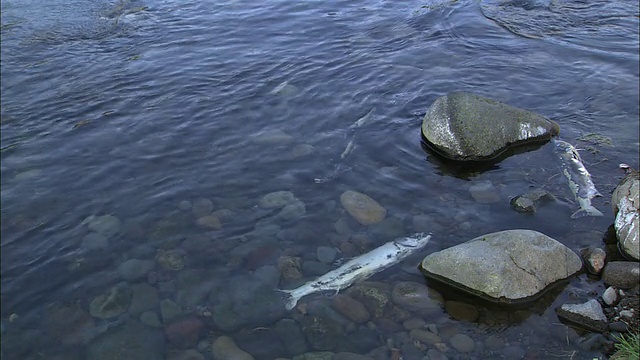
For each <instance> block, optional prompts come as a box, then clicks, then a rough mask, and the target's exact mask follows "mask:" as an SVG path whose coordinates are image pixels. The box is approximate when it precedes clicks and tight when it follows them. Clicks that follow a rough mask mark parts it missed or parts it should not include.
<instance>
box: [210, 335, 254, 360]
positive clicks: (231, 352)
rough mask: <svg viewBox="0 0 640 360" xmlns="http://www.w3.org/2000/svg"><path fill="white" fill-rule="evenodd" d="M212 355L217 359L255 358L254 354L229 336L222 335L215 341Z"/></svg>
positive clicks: (250, 359)
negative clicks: (240, 346) (250, 353)
mask: <svg viewBox="0 0 640 360" xmlns="http://www.w3.org/2000/svg"><path fill="white" fill-rule="evenodd" d="M211 355H213V358H214V359H215V360H229V359H233V360H254V357H253V356H251V355H249V354H248V353H247V352H245V351H244V350H242V349H240V348H239V347H238V345H236V343H235V341H233V339H232V338H230V337H228V336H220V337H219V338H217V339H216V341H214V342H213V345H212V346H211Z"/></svg>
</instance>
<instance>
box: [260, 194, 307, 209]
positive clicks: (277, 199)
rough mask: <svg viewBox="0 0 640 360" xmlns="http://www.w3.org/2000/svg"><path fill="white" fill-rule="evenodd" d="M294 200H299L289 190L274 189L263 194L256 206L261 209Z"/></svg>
mask: <svg viewBox="0 0 640 360" xmlns="http://www.w3.org/2000/svg"><path fill="white" fill-rule="evenodd" d="M296 201H299V200H298V199H297V198H296V197H295V195H294V194H293V193H292V192H291V191H275V192H272V193H269V194H267V195H265V196H263V197H262V199H260V201H259V202H258V206H260V207H261V208H263V209H273V208H281V207H284V206H285V205H288V204H291V203H293V202H296Z"/></svg>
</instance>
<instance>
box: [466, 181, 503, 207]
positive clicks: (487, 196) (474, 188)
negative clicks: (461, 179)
mask: <svg viewBox="0 0 640 360" xmlns="http://www.w3.org/2000/svg"><path fill="white" fill-rule="evenodd" d="M469 194H471V197H472V198H473V199H474V200H475V201H476V202H479V203H481V204H493V203H497V202H499V201H500V193H499V192H498V191H497V190H496V187H495V186H493V184H492V183H491V181H489V180H485V181H480V182H478V183H477V184H474V185H471V186H469Z"/></svg>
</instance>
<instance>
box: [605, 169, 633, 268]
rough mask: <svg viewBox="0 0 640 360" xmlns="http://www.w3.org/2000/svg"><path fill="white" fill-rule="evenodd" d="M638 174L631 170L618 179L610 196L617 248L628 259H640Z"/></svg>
mask: <svg viewBox="0 0 640 360" xmlns="http://www.w3.org/2000/svg"><path fill="white" fill-rule="evenodd" d="M639 191H640V175H639V174H638V172H637V171H631V172H630V173H629V174H627V176H625V178H624V179H622V180H621V181H620V183H619V184H618V186H617V187H616V189H615V190H614V191H613V195H612V196H611V203H612V206H613V213H614V214H616V220H615V222H614V223H613V226H614V227H615V229H616V235H617V237H618V248H619V249H620V252H622V254H623V255H625V256H626V257H628V258H629V259H630V260H635V261H638V260H640V238H639V236H638V231H640V229H638V228H639V227H640V226H639V225H638V223H639V222H640V216H639V215H638V213H639V212H640V198H639V194H638V192H639Z"/></svg>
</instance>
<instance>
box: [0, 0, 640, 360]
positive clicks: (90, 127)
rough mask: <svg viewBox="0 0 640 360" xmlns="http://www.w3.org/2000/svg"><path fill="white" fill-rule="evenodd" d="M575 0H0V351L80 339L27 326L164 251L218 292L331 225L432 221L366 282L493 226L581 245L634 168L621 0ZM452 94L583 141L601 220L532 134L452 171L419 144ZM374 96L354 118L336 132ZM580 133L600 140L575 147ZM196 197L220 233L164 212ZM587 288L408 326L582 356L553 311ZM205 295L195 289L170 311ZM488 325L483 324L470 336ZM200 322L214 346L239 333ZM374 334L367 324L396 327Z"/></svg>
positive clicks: (54, 346)
mask: <svg viewBox="0 0 640 360" xmlns="http://www.w3.org/2000/svg"><path fill="white" fill-rule="evenodd" d="M576 4H577V3H574V2H544V1H540V2H536V1H531V2H526V1H522V2H521V1H513V2H498V1H481V2H473V1H442V2H438V1H429V2H395V1H365V2H359V3H357V4H354V3H353V2H347V1H337V2H318V1H309V2H293V1H270V2H264V3H262V2H250V1H228V2H212V1H199V2H196V1H186V2H185V1H174V0H167V1H156V0H149V1H136V0H133V1H123V2H94V1H86V0H75V1H58V0H56V1H51V2H48V3H47V5H46V6H43V5H42V3H41V2H36V1H18V0H8V1H3V2H2V30H1V31H2V32H1V35H2V48H1V51H2V52H1V55H2V57H1V63H0V72H1V76H2V82H1V116H2V118H1V133H0V136H1V141H2V144H1V148H2V153H1V164H0V166H1V167H0V170H1V171H2V173H1V175H2V176H1V184H2V194H1V200H2V204H1V211H2V223H1V231H2V232H1V243H2V255H1V256H2V257H1V259H2V262H1V275H2V276H1V277H2V280H1V285H2V304H1V310H2V313H1V314H2V319H3V336H2V339H3V343H2V352H3V355H4V357H6V358H8V359H13V358H16V359H25V358H41V357H39V356H41V355H40V354H44V355H45V357H49V358H52V357H53V356H56V355H58V356H61V357H62V358H65V357H66V356H71V355H69V354H75V355H74V356H76V355H77V354H78V352H79V353H81V354H83V353H82V351H83V350H82V348H83V346H84V345H83V344H82V343H74V344H73V345H68V344H60V342H59V339H58V338H57V337H56V334H52V333H51V331H49V330H48V329H47V328H46V326H45V323H47V321H48V320H47V316H48V315H47V314H48V311H49V309H50V308H51V306H52V304H67V305H68V304H79V306H81V307H82V308H83V309H85V310H87V309H88V304H89V303H90V302H91V301H92V299H93V298H94V297H95V296H97V295H99V294H102V293H104V292H105V291H107V290H108V289H109V288H110V287H111V286H113V285H114V284H116V283H118V282H120V281H121V280H122V279H121V278H120V277H119V276H118V272H117V269H118V266H119V265H120V264H121V263H122V262H123V261H125V260H127V259H131V258H136V259H151V260H153V259H154V257H155V256H156V251H157V250H158V249H162V250H168V251H171V250H174V249H178V250H179V251H181V252H182V253H184V254H185V255H184V256H185V258H186V265H185V266H186V269H185V270H181V271H178V272H177V273H180V272H184V271H186V270H190V269H197V270H198V271H200V270H202V271H206V272H207V274H218V275H217V276H218V277H219V278H218V279H217V281H216V284H214V285H211V284H207V285H204V284H203V285H202V288H206V289H207V290H208V291H211V292H214V291H218V292H221V293H224V292H227V291H236V290H237V291H241V290H238V289H242V288H243V286H242V285H238V282H235V283H234V281H232V280H228V281H227V280H226V279H240V283H241V282H242V281H244V280H243V279H246V276H248V274H249V273H250V272H251V271H253V270H255V269H254V268H251V266H249V265H250V264H247V262H248V261H249V260H248V259H250V258H249V254H251V253H252V251H253V254H256V253H257V254H258V255H254V257H255V256H258V258H260V254H262V253H261V252H259V251H255V250H256V249H271V250H268V251H266V253H268V254H271V252H274V251H275V254H276V256H273V258H269V256H266V255H265V257H266V259H265V260H263V259H261V258H260V261H258V263H259V265H276V258H277V255H282V254H293V255H299V256H301V257H302V258H303V259H304V260H306V261H310V260H314V259H315V254H316V249H317V248H318V247H319V246H330V247H331V246H336V241H339V238H340V235H339V234H338V232H337V230H336V229H337V228H340V227H341V226H342V225H344V224H345V223H346V225H347V226H348V228H349V232H350V233H351V234H352V237H354V236H355V237H356V238H364V239H366V244H365V245H364V246H363V249H362V250H368V249H371V248H373V247H375V246H378V245H381V244H383V243H384V242H386V241H389V240H391V239H390V237H394V236H404V235H408V234H411V233H414V232H416V231H420V230H428V231H430V232H432V234H433V239H432V241H431V243H430V244H429V245H428V246H427V248H426V249H425V251H424V252H423V253H421V254H419V256H416V257H414V258H413V259H410V261H409V262H407V263H406V264H404V265H403V266H397V267H394V268H392V269H389V270H386V271H385V272H383V273H382V274H379V275H377V276H376V277H375V280H378V281H382V282H386V283H388V284H394V282H396V281H399V280H407V279H410V280H412V281H419V282H422V281H424V280H423V279H422V278H421V276H419V275H418V274H415V271H412V268H413V264H415V263H416V262H417V261H418V260H419V259H420V257H421V256H424V255H425V254H427V253H430V252H432V251H437V250H440V249H444V248H447V247H450V246H453V245H456V244H458V243H461V242H464V241H466V240H469V239H471V238H473V237H475V236H478V235H481V234H484V233H488V232H494V231H498V230H503V229H511V228H529V229H535V230H538V231H541V232H543V233H545V234H547V235H549V236H552V237H554V238H556V239H558V240H559V241H561V242H563V243H564V244H565V245H567V246H568V247H570V248H572V249H573V250H576V251H577V250H579V249H580V248H582V247H584V246H588V245H596V246H601V245H602V240H601V237H602V234H603V233H604V232H605V230H606V229H607V227H608V226H609V225H610V224H612V222H613V220H612V216H613V214H612V212H611V209H610V204H609V203H608V201H609V194H610V192H611V190H612V189H613V188H614V187H615V185H616V184H617V182H618V181H619V179H620V178H621V177H622V175H623V174H622V173H621V172H620V171H619V169H618V164H619V163H621V162H625V163H628V164H630V165H631V166H633V167H635V168H637V167H638V132H639V122H638V116H639V110H638V93H639V89H638V86H639V85H638V79H639V70H638V61H639V56H638V8H637V3H633V2H626V1H614V2H607V3H606V4H604V3H602V2H596V1H592V2H590V1H583V2H580V4H581V5H580V6H578V5H576ZM451 91H470V92H474V93H478V94H481V95H485V96H489V97H492V98H495V99H497V100H500V101H503V102H506V103H508V104H511V105H515V106H518V107H522V108H526V109H529V110H532V111H535V112H538V113H540V114H542V115H545V116H547V117H549V118H551V119H553V120H554V121H556V122H558V123H559V124H560V126H561V138H563V139H564V140H567V141H569V142H571V143H574V144H576V145H577V146H578V147H579V148H581V149H584V151H582V157H583V160H584V161H585V163H586V165H587V168H588V169H589V171H590V172H591V174H592V176H593V179H594V183H595V184H596V186H597V187H598V189H599V190H600V192H601V193H602V194H605V196H604V197H603V198H598V199H595V205H596V207H598V208H599V209H600V210H602V211H603V212H604V213H605V216H604V217H602V218H583V219H578V220H571V219H570V214H571V213H572V212H573V211H574V210H575V208H576V205H575V203H574V202H573V200H572V195H571V193H570V192H569V189H568V187H567V186H566V183H565V182H564V181H563V180H564V179H563V178H562V177H561V176H558V164H557V162H556V161H555V160H554V158H553V152H552V149H551V145H550V144H547V145H544V146H542V147H541V148H539V149H537V150H534V151H530V152H525V153H522V154H517V155H514V156H512V157H509V158H507V159H505V160H504V161H502V162H500V163H499V164H497V165H496V166H494V167H492V168H490V169H484V171H477V172H471V173H469V172H468V171H465V169H460V168H458V167H456V166H454V165H451V164H448V163H446V162H443V161H441V160H440V159H438V158H437V157H436V156H434V155H433V154H430V153H428V152H425V150H424V149H423V148H422V147H421V145H420V131H419V129H420V123H421V117H420V114H422V113H424V111H426V109H427V108H428V106H429V105H430V104H431V103H432V102H433V101H434V100H435V99H436V98H437V97H439V96H441V95H444V94H446V93H447V92H451ZM372 109H373V111H372V112H371V117H370V119H369V121H368V122H367V123H366V124H364V125H363V126H361V127H358V128H356V129H349V126H351V125H352V124H353V123H354V122H355V121H356V120H358V119H359V118H361V117H362V116H364V115H366V114H367V113H369V112H370V111H371V110H372ZM591 133H596V134H599V135H602V136H605V137H608V138H610V139H611V142H612V143H611V145H607V144H606V143H598V142H596V143H594V142H589V141H580V139H585V138H584V137H583V136H584V135H587V134H591ZM351 140H353V144H354V145H355V147H354V148H353V149H352V151H350V152H346V151H345V148H346V147H347V145H348V143H349V142H350V141H351ZM345 153H346V154H345ZM342 154H345V155H344V156H341V155H342ZM482 181H490V182H491V183H492V184H493V185H494V186H495V189H496V190H495V191H496V192H498V193H499V194H500V197H501V201H499V202H497V203H492V204H481V203H478V202H476V201H474V199H473V198H472V197H471V196H470V193H469V191H468V189H469V187H470V186H471V185H473V184H476V183H478V182H482ZM532 185H535V186H544V187H545V188H546V189H548V190H549V191H551V192H552V193H553V194H555V195H556V196H557V197H558V198H559V201H558V202H555V203H551V204H549V205H546V206H545V207H543V208H541V209H540V210H539V212H538V213H537V214H536V215H535V216H526V215H523V214H520V213H517V212H515V211H513V210H512V209H511V208H510V205H509V199H510V198H511V197H513V196H515V195H518V194H520V193H522V192H524V191H526V190H527V189H528V188H529V187H530V186H532ZM280 190H287V191H291V192H293V193H294V194H295V196H296V197H297V198H298V199H300V200H301V201H302V202H303V203H304V205H305V212H304V214H298V216H290V217H285V218H282V217H281V216H280V217H279V216H276V215H275V214H277V211H276V212H275V213H274V212H273V211H266V210H262V209H260V208H258V207H256V206H257V205H258V202H259V200H260V199H261V198H262V197H263V196H264V195H266V194H268V193H271V192H275V191H280ZM346 190H356V191H359V192H362V193H365V194H367V195H369V196H370V197H372V198H373V199H375V200H376V201H378V202H379V203H380V204H381V205H383V206H384V207H385V208H386V210H387V218H389V219H391V220H389V221H387V222H384V223H383V224H382V225H380V226H372V227H369V228H367V227H362V226H359V225H358V224H357V223H356V222H354V221H353V220H352V219H351V218H349V215H348V214H346V213H345V211H344V210H343V208H342V206H341V205H340V201H339V196H340V194H341V193H343V192H344V191H346ZM198 199H208V200H210V201H211V203H212V208H211V209H209V210H208V211H209V212H210V211H211V210H213V211H217V210H225V213H223V214H220V213H217V214H219V215H220V218H221V222H222V226H221V228H220V229H218V230H211V229H206V228H202V227H201V226H198V225H197V224H196V216H195V215H194V214H193V211H192V210H181V209H180V207H179V204H180V202H181V201H189V202H191V204H195V203H196V202H197V200H198ZM183 205H184V204H183ZM205 207H206V206H205ZM184 208H186V205H185V206H184ZM106 214H111V215H114V216H116V217H117V218H118V219H120V220H121V222H122V225H121V230H122V231H121V234H118V235H115V236H111V237H110V238H108V239H107V240H108V245H106V247H102V248H100V249H94V250H91V249H87V245H86V244H85V245H83V238H84V237H85V235H86V234H87V233H88V231H89V230H88V229H87V223H86V222H85V223H83V221H84V220H85V219H86V218H87V217H88V216H90V215H96V216H101V215H106ZM225 214H226V215H225ZM416 219H419V221H418V220H416ZM416 221H417V222H418V223H420V224H419V226H418V225H416ZM274 225H276V226H277V227H274ZM424 228H426V229H424ZM274 229H275V230H274ZM198 237H200V239H202V238H205V239H208V240H210V242H211V243H207V242H206V241H204V242H205V243H206V244H205V245H204V246H202V245H201V246H200V247H198V246H195V251H194V250H193V247H192V248H190V247H189V246H187V245H186V244H185V242H184V241H185V239H187V240H189V239H190V241H191V242H195V241H194V240H193V239H194V238H198ZM336 239H338V240H336ZM265 246H266V247H265ZM273 249H276V250H273ZM345 255H348V254H345ZM351 255H353V254H351ZM338 256H339V257H341V256H342V255H340V254H338ZM256 266H257V265H256ZM156 271H157V272H158V273H161V274H160V275H159V276H160V277H162V276H166V277H168V278H167V279H160V281H158V282H157V283H156V284H158V285H156V286H157V287H158V288H159V289H160V294H161V297H162V298H171V299H174V300H175V299H177V295H176V294H177V293H178V292H179V290H180V286H181V285H178V286H177V287H178V289H173V290H172V289H171V288H170V287H169V288H167V287H163V286H162V285H160V284H162V283H170V282H171V280H172V279H174V278H176V277H178V276H179V275H177V274H176V272H171V271H168V272H166V273H165V272H162V271H160V270H158V268H157V269H156ZM305 275H306V276H307V277H310V276H312V275H311V274H310V273H306V274H305ZM205 278H206V277H205ZM162 280H166V281H162ZM279 285H280V286H287V285H289V286H292V285H293V284H292V283H287V282H286V281H281V282H280V284H279ZM430 285H431V284H430ZM599 287H601V285H598V283H597V282H593V281H590V280H588V279H584V278H577V279H574V280H572V281H571V283H570V284H569V285H568V286H567V288H566V289H565V291H564V292H561V293H559V294H558V293H552V295H553V296H551V297H550V299H547V300H545V301H544V302H543V304H542V305H539V306H538V307H536V309H535V311H532V315H529V316H527V317H525V319H524V320H522V319H519V320H517V321H502V322H501V321H499V320H496V319H502V318H510V317H511V316H512V315H513V313H512V312H510V311H505V310H487V309H489V307H487V308H484V307H482V306H484V305H478V306H479V307H480V308H481V309H483V311H486V313H487V314H489V315H487V316H485V317H483V318H482V319H481V320H478V321H477V322H464V321H456V320H453V319H451V318H449V317H448V316H447V315H446V312H445V311H444V310H439V311H437V312H434V313H432V314H430V315H429V316H427V317H425V318H424V320H425V321H426V322H427V323H434V324H438V326H441V327H442V328H445V329H448V328H449V327H451V328H455V329H456V331H457V332H460V333H466V334H468V335H469V336H471V337H472V338H473V339H474V340H475V341H476V342H477V343H485V342H486V337H487V336H489V335H487V333H490V334H492V335H495V334H496V333H497V334H499V336H500V337H501V338H503V339H505V343H506V344H507V346H505V347H500V348H499V349H498V350H496V351H495V352H493V353H491V354H492V355H488V354H489V353H488V352H487V351H489V350H488V349H482V348H480V347H478V346H476V349H475V350H474V351H475V352H473V353H472V354H473V355H468V354H467V355H465V354H459V353H457V352H456V351H455V350H452V349H449V352H448V353H447V355H448V356H449V358H454V359H455V358H465V356H472V357H483V356H496V357H500V356H507V355H505V353H504V352H501V351H503V350H504V349H508V348H509V346H514V347H517V348H519V349H524V350H525V351H528V352H531V353H533V354H539V355H541V356H542V358H548V356H550V355H554V356H556V355H557V356H558V358H562V357H563V356H564V357H566V358H569V357H570V356H571V355H572V354H577V355H576V356H578V355H579V356H581V357H587V356H591V357H594V356H600V352H599V350H598V349H596V350H589V349H585V348H584V346H582V345H581V344H582V340H583V339H582V338H581V337H580V336H581V334H579V333H578V332H576V331H575V330H573V329H571V328H568V327H565V326H564V325H562V324H559V321H558V320H557V317H556V316H555V313H554V311H553V310H554V308H555V307H556V306H557V305H558V304H560V303H562V301H563V300H566V299H567V298H568V297H569V296H570V295H572V296H575V297H578V298H580V299H583V298H584V299H586V297H587V296H588V292H589V291H592V290H594V289H596V290H597V289H599ZM249 288H250V287H249ZM234 289H235V290H234ZM247 291H248V290H247ZM249 292H250V291H249ZM451 296H454V295H451ZM463 300H466V301H467V302H469V303H475V299H471V298H467V299H463ZM218 301H221V300H220V299H219V298H218V297H216V296H205V297H204V298H202V299H199V301H198V302H197V304H192V305H197V306H207V307H212V308H213V307H215V306H217V305H219V304H218V303H217V302H218ZM324 302H326V303H328V300H324ZM12 314H16V315H17V316H18V317H17V318H16V317H12V321H9V317H10V316H11V315H12ZM505 314H506V315H505ZM283 317H289V315H287V314H285V315H283ZM487 319H489V320H487ZM483 321H484V323H483ZM49 322H50V321H49ZM492 322H493V323H499V326H498V328H499V331H498V330H492V331H485V330H486V328H487V324H490V325H491V323H492ZM105 323H108V321H105ZM207 324H209V323H207ZM98 325H104V324H103V323H101V322H99V324H98ZM494 325H495V324H494ZM207 326H208V327H207V330H208V331H214V332H217V333H218V334H227V335H230V336H232V337H233V336H236V337H238V336H240V335H238V334H241V333H242V331H244V329H239V330H237V332H236V330H233V331H224V330H221V329H219V328H216V327H215V326H214V325H207ZM266 326H267V327H269V326H271V323H267V324H266ZM489 327H490V328H491V329H493V328H495V326H493V325H491V326H489ZM550 328H552V329H553V330H552V331H549V329H550ZM376 331H377V332H378V335H379V336H380V337H381V338H382V339H389V338H391V337H392V335H393V334H394V332H393V331H385V330H384V329H383V328H381V327H379V328H377V329H376ZM8 338H9V339H11V341H10V342H9V340H5V339H8ZM204 339H205V337H204V336H203V337H202V338H201V339H200V340H204ZM354 341H355V340H354ZM85 345H86V344H85ZM380 345H384V344H383V343H381V344H380ZM169 348H170V347H169ZM311 350H312V349H309V351H311ZM167 351H169V350H167ZM504 351H507V350H504ZM206 353H207V356H209V355H208V352H206ZM77 356H81V355H77ZM67 358H68V357H67Z"/></svg>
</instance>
